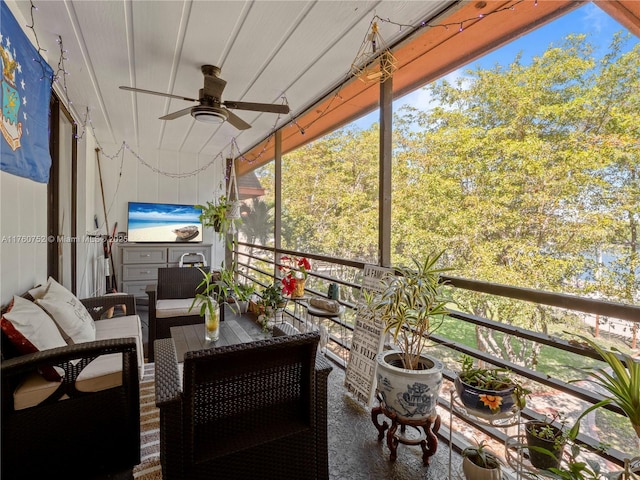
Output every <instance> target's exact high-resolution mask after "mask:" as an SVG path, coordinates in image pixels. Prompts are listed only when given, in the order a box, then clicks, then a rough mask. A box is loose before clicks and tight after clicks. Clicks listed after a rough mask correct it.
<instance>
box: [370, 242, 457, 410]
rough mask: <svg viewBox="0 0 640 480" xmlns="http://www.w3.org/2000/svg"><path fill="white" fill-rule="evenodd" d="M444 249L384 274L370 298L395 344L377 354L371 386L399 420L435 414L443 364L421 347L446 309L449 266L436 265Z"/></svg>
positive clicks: (437, 325)
mask: <svg viewBox="0 0 640 480" xmlns="http://www.w3.org/2000/svg"><path fill="white" fill-rule="evenodd" d="M443 253H444V252H440V253H436V254H431V255H427V257H426V258H425V259H424V260H423V261H419V260H417V259H413V262H414V266H415V268H405V267H402V268H398V269H397V271H398V273H399V274H398V275H393V274H390V275H387V276H385V277H383V279H382V282H383V291H382V293H381V294H380V295H379V296H378V297H376V298H375V300H373V301H372V302H371V306H370V308H372V309H373V311H374V312H376V314H377V315H379V319H380V320H381V321H382V324H383V326H384V332H385V333H389V334H390V335H391V336H392V338H393V340H394V342H395V343H396V344H397V345H398V349H393V350H386V351H384V352H382V353H380V354H378V356H377V358H376V362H377V369H376V379H377V387H376V391H377V393H378V396H379V397H380V398H381V399H382V402H383V403H384V408H385V409H387V410H389V411H392V412H393V413H395V415H397V416H398V417H399V418H400V419H401V420H402V419H405V420H409V419H410V420H418V419H425V418H428V417H430V416H433V415H434V414H435V407H436V402H437V398H438V395H439V392H440V387H441V385H442V369H443V364H442V362H441V361H440V360H438V359H436V358H434V357H431V356H428V355H426V354H425V353H423V350H424V348H425V347H426V344H427V342H428V339H429V335H431V333H432V332H433V331H435V330H436V329H437V328H438V327H439V326H440V325H441V324H442V322H443V321H444V317H445V316H446V315H447V314H448V313H449V310H448V309H447V304H448V303H449V302H450V299H449V298H447V297H446V296H445V295H444V293H443V287H444V282H443V281H442V279H441V273H442V272H444V271H447V270H450V269H448V268H438V267H437V266H436V264H437V263H438V261H439V260H440V258H441V257H442V254H443Z"/></svg>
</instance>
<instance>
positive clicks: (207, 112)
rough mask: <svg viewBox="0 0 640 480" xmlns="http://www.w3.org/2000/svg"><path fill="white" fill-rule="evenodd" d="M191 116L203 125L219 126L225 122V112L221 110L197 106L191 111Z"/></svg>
mask: <svg viewBox="0 0 640 480" xmlns="http://www.w3.org/2000/svg"><path fill="white" fill-rule="evenodd" d="M191 116H192V117H193V118H195V119H196V120H198V121H199V122H204V123H215V124H221V123H224V122H226V121H227V117H228V115H227V112H226V111H225V110H223V109H221V108H215V107H207V106H198V107H193V108H192V109H191Z"/></svg>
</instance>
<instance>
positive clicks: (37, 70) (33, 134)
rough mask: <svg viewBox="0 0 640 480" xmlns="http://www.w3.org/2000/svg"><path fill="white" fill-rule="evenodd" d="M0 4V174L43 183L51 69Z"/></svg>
mask: <svg viewBox="0 0 640 480" xmlns="http://www.w3.org/2000/svg"><path fill="white" fill-rule="evenodd" d="M1 3H2V12H1V17H0V55H2V93H1V94H0V97H1V99H2V113H1V114H0V132H1V133H2V139H0V170H2V171H5V172H8V173H11V174H14V175H18V176H20V177H26V178H29V179H31V180H35V181H36V182H41V183H47V182H48V181H49V170H50V168H51V156H50V154H49V100H50V98H51V81H52V77H53V69H52V68H51V67H50V66H49V65H48V64H47V63H46V62H45V61H44V59H43V58H42V57H41V56H40V53H39V52H38V50H37V49H36V48H35V47H34V46H33V45H32V44H31V42H30V41H29V39H28V38H27V36H26V35H25V34H24V32H23V31H22V29H21V28H20V26H19V25H18V22H17V21H16V19H15V17H14V16H13V14H12V13H11V10H9V7H8V6H7V4H6V3H5V2H4V1H2V2H1Z"/></svg>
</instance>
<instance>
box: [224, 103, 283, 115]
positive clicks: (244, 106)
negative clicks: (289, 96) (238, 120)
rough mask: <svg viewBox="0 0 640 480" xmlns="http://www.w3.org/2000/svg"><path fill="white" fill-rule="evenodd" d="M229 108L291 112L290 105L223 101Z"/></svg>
mask: <svg viewBox="0 0 640 480" xmlns="http://www.w3.org/2000/svg"><path fill="white" fill-rule="evenodd" d="M222 104H223V105H224V106H225V107H227V108H235V109H237V110H253V111H256V112H267V113H282V114H287V113H289V105H279V104H275V103H251V102H231V101H229V100H227V101H225V102H222Z"/></svg>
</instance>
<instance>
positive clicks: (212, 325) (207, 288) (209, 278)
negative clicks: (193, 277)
mask: <svg viewBox="0 0 640 480" xmlns="http://www.w3.org/2000/svg"><path fill="white" fill-rule="evenodd" d="M198 270H200V272H201V273H202V276H203V278H202V281H201V282H200V283H199V284H198V286H197V287H196V292H195V295H194V298H193V302H192V303H191V306H190V307H189V311H191V310H192V309H193V308H194V307H196V306H197V307H199V308H200V316H201V317H204V324H205V337H206V339H207V340H208V341H211V342H215V341H216V340H218V338H220V309H219V305H218V301H217V300H216V298H217V297H218V295H219V287H218V285H217V284H216V283H215V281H214V280H213V277H214V275H217V272H215V271H209V272H205V271H204V270H203V269H201V268H199V267H198Z"/></svg>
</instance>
